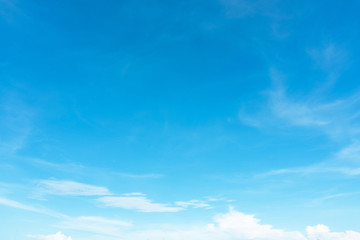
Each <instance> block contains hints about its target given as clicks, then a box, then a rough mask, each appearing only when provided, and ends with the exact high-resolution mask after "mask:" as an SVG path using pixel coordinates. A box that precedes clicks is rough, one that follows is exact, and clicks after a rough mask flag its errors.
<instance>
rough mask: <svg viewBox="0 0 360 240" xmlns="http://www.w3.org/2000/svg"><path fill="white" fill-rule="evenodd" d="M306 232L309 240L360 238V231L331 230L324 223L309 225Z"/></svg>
mask: <svg viewBox="0 0 360 240" xmlns="http://www.w3.org/2000/svg"><path fill="white" fill-rule="evenodd" d="M306 232H307V235H308V239H309V240H360V233H359V232H354V231H345V232H331V231H330V229H329V227H327V226H325V225H322V224H319V225H316V226H309V227H307V228H306Z"/></svg>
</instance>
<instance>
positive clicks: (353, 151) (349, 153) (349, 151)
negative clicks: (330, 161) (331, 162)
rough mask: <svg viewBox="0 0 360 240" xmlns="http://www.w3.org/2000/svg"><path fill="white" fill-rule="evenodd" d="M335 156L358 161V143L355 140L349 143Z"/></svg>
mask: <svg viewBox="0 0 360 240" xmlns="http://www.w3.org/2000/svg"><path fill="white" fill-rule="evenodd" d="M336 156H337V158H338V159H340V160H346V161H352V162H360V143H359V142H358V141H355V142H354V143H352V144H351V145H349V146H346V147H345V148H343V149H342V150H340V151H339V152H338V153H337V155H336Z"/></svg>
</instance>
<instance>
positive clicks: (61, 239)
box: [27, 232, 72, 240]
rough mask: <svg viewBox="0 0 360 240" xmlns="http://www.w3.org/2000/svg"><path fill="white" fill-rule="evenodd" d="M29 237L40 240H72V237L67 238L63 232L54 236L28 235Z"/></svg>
mask: <svg viewBox="0 0 360 240" xmlns="http://www.w3.org/2000/svg"><path fill="white" fill-rule="evenodd" d="M27 237H28V238H33V239H38V240H72V239H71V237H66V236H65V235H64V234H62V233H61V232H58V233H56V234H53V235H28V236H27Z"/></svg>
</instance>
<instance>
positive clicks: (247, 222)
mask: <svg viewBox="0 0 360 240" xmlns="http://www.w3.org/2000/svg"><path fill="white" fill-rule="evenodd" d="M214 221H215V224H210V225H209V229H210V230H212V231H213V232H214V233H226V234H227V235H228V239H236V238H237V239H284V240H285V239H286V240H290V239H294V240H295V239H296V240H302V239H305V237H304V236H303V235H302V234H301V233H300V232H298V231H292V232H287V231H284V230H281V229H275V228H273V226H271V225H268V224H261V223H260V220H259V219H257V218H255V217H254V215H247V214H244V213H241V212H238V211H235V210H233V209H230V211H229V212H228V213H226V214H220V215H218V216H216V217H215V218H214Z"/></svg>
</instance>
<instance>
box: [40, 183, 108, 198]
mask: <svg viewBox="0 0 360 240" xmlns="http://www.w3.org/2000/svg"><path fill="white" fill-rule="evenodd" d="M39 187H40V193H47V194H54V195H73V196H103V195H112V193H111V192H110V191H109V190H108V189H107V188H105V187H99V186H93V185H89V184H84V183H79V182H74V181H64V180H62V181H58V180H42V181H40V182H39Z"/></svg>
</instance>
